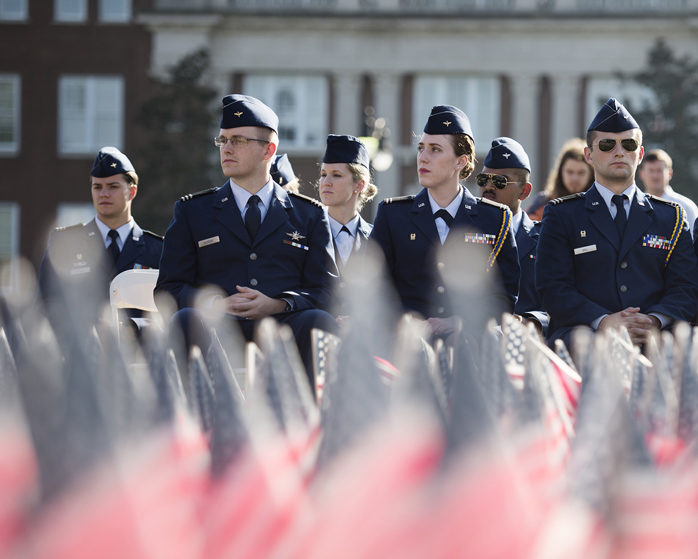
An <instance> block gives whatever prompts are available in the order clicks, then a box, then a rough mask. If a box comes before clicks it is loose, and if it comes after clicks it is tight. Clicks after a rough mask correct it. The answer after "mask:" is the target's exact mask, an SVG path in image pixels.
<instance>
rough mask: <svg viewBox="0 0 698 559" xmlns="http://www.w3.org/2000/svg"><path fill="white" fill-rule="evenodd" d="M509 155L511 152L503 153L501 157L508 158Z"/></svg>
mask: <svg viewBox="0 0 698 559" xmlns="http://www.w3.org/2000/svg"><path fill="white" fill-rule="evenodd" d="M510 155H511V153H503V154H502V157H503V158H504V159H509V156H510Z"/></svg>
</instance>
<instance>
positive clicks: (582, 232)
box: [579, 230, 587, 237]
mask: <svg viewBox="0 0 698 559" xmlns="http://www.w3.org/2000/svg"><path fill="white" fill-rule="evenodd" d="M579 236H580V237H586V236H587V232H586V231H584V230H582V231H580V232H579Z"/></svg>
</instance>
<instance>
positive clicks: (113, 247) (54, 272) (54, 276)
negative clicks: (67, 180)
mask: <svg viewBox="0 0 698 559" xmlns="http://www.w3.org/2000/svg"><path fill="white" fill-rule="evenodd" d="M90 180H91V184H92V203H93V204H94V208H95V211H96V212H97V216H96V217H95V219H93V220H92V221H90V222H88V223H85V224H83V223H79V224H77V225H72V226H70V227H59V228H58V229H55V230H54V231H53V232H52V233H51V237H50V240H49V244H48V248H47V249H46V253H45V254H44V259H43V261H42V263H41V268H40V271H39V291H40V293H39V294H40V297H41V299H42V300H43V302H44V303H45V305H46V308H47V312H48V315H49V318H50V319H51V321H52V323H53V325H54V326H56V325H61V326H63V325H64V322H63V319H64V318H65V312H66V311H68V310H72V311H75V310H79V311H80V312H81V313H82V315H81V317H80V319H87V320H88V322H89V323H90V324H94V323H95V322H96V321H97V319H98V317H99V313H100V312H101V309H102V306H103V305H104V304H105V303H107V302H108V301H109V283H110V282H111V280H112V279H114V277H115V276H117V275H118V274H120V273H121V272H123V271H125V270H130V269H134V268H136V269H138V268H141V269H145V268H157V267H158V265H159V263H160V253H161V251H162V237H161V236H159V235H156V234H155V233H151V232H150V231H146V230H144V229H141V228H140V227H139V226H138V224H137V223H136V222H135V221H134V219H133V217H132V216H131V204H132V203H133V199H134V198H135V197H136V194H137V193H138V175H137V174H136V171H135V169H134V168H133V165H132V164H131V162H130V161H129V159H128V157H126V156H125V155H124V154H123V153H121V152H120V151H119V150H118V149H116V148H114V147H104V148H102V149H101V150H100V152H99V153H98V154H97V157H96V159H95V162H94V165H93V167H92V171H91V173H90ZM66 305H67V306H68V308H66ZM60 329H63V328H60Z"/></svg>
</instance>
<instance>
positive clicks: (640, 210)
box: [620, 188, 654, 257]
mask: <svg viewBox="0 0 698 559" xmlns="http://www.w3.org/2000/svg"><path fill="white" fill-rule="evenodd" d="M653 211H654V208H652V205H651V204H650V201H649V200H648V199H647V197H646V196H645V194H644V193H643V192H641V191H640V189H638V188H635V196H633V203H632V205H631V206H630V213H629V215H628V223H627V224H626V226H625V232H624V233H623V242H622V243H621V245H620V256H621V257H622V256H624V255H625V254H627V252H628V251H629V250H630V249H631V247H632V246H633V245H634V244H635V243H636V242H637V241H638V240H639V239H640V238H641V237H642V235H644V233H645V231H647V228H648V227H649V226H650V225H651V223H652V217H651V215H652V214H651V213H650V212H653Z"/></svg>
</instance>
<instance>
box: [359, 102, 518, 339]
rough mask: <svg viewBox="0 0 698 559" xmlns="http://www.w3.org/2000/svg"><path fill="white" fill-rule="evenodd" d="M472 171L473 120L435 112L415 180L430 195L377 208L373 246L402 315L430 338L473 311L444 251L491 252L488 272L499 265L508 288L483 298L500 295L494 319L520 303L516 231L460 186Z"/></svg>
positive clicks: (500, 286)
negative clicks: (454, 285) (477, 248)
mask: <svg viewBox="0 0 698 559" xmlns="http://www.w3.org/2000/svg"><path fill="white" fill-rule="evenodd" d="M474 169H475V144H474V141H473V134H472V130H471V128H470V121H469V120H468V117H467V116H466V115H465V113H464V112H463V111H461V110H460V109H458V108H457V107H453V106H450V105H439V106H436V107H434V108H433V109H432V110H431V115H430V116H429V119H428V120H427V123H426V126H425V127H424V133H423V134H422V136H421V138H420V140H419V145H418V146H417V173H418V177H419V184H420V185H421V186H422V187H424V188H423V189H422V190H421V192H419V194H417V195H411V196H403V197H400V198H390V199H387V200H385V201H383V202H382V203H381V204H380V206H379V207H378V214H377V215H376V221H375V224H374V228H373V233H372V235H371V238H372V239H375V240H376V241H377V243H378V244H379V245H380V247H381V249H382V250H383V253H384V255H385V260H386V265H387V269H388V272H389V275H390V277H391V279H392V281H393V283H394V285H395V288H396V291H397V293H398V295H399V296H400V300H401V302H402V305H403V308H404V309H405V311H406V312H410V313H413V314H415V315H418V316H421V317H422V318H424V319H426V321H427V325H428V327H429V331H430V333H431V334H432V335H442V334H449V333H450V332H452V331H453V330H454V329H455V326H456V324H457V323H458V322H459V320H458V317H457V311H458V309H463V308H464V305H466V304H467V303H463V302H460V301H459V302H458V303H457V304H454V300H453V299H452V297H451V294H450V293H449V289H448V287H447V285H446V282H445V281H444V279H443V278H442V275H441V273H442V272H441V270H445V269H447V268H448V267H449V262H445V261H444V258H443V256H441V254H440V252H441V251H440V248H441V246H442V245H461V244H462V243H463V242H466V243H477V244H489V245H491V251H489V252H488V254H489V259H488V263H487V269H488V270H489V269H491V268H492V267H493V266H494V265H495V263H496V264H497V268H498V270H499V276H500V277H501V279H502V282H499V281H495V282H493V284H492V285H491V289H490V290H489V293H487V294H483V296H485V295H489V294H490V293H491V294H494V296H495V299H496V300H497V301H498V303H499V305H494V306H493V307H492V308H491V309H490V310H491V315H490V316H493V317H498V316H499V315H500V313H501V311H502V310H506V311H509V312H513V308H514V303H515V302H516V297H517V294H518V290H519V274H520V268H519V260H518V256H517V253H516V245H515V242H514V238H513V235H512V234H511V230H510V223H511V211H510V210H509V208H507V207H506V206H504V205H502V204H498V203H496V202H491V201H490V200H486V199H479V198H475V197H474V196H473V195H472V194H470V192H469V191H468V190H467V189H466V188H465V187H464V186H463V185H462V184H461V183H460V181H461V180H465V179H467V178H468V177H469V176H470V174H471V173H472V172H473V170H474ZM452 230H454V231H452ZM486 248H488V249H489V247H486ZM454 264H455V263H454ZM482 272H483V273H484V270H483V271H482ZM459 304H460V306H459ZM497 306H498V307H499V308H495V307H497Z"/></svg>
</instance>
